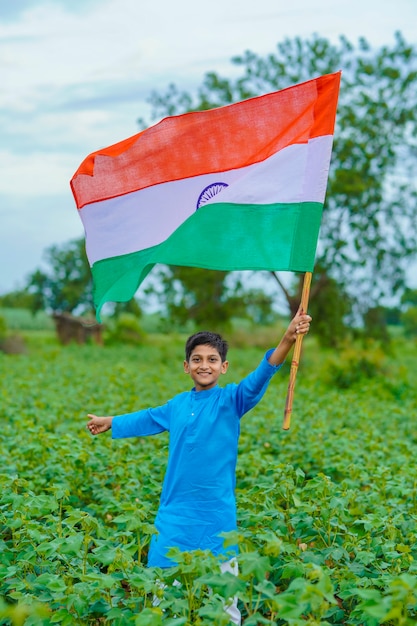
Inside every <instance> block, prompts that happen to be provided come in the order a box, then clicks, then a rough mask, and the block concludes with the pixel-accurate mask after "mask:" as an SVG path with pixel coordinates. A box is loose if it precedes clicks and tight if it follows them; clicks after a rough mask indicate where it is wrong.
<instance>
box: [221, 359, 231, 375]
mask: <svg viewBox="0 0 417 626" xmlns="http://www.w3.org/2000/svg"><path fill="white" fill-rule="evenodd" d="M228 367H229V361H223V363H222V369H221V370H220V371H221V373H222V374H226V372H227V368H228Z"/></svg>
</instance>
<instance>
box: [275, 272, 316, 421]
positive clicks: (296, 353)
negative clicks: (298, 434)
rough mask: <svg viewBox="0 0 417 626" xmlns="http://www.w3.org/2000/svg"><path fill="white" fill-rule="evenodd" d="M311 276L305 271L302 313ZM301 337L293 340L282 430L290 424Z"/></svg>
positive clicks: (304, 310) (305, 310)
mask: <svg viewBox="0 0 417 626" xmlns="http://www.w3.org/2000/svg"><path fill="white" fill-rule="evenodd" d="M311 277H312V273H311V272H306V273H305V274H304V282H303V292H302V294H301V310H302V312H303V313H307V308H308V298H309V296H310V285H311ZM303 337H304V335H297V339H296V340H295V346H294V353H293V357H292V361H291V370H290V382H289V383H288V392H287V400H286V402H285V411H284V423H283V425H282V428H283V429H284V430H289V428H290V424H291V413H292V402H293V399H294V387H295V379H296V377H297V371H298V364H299V361H300V354H301V344H302V343H303Z"/></svg>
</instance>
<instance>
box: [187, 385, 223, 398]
mask: <svg viewBox="0 0 417 626" xmlns="http://www.w3.org/2000/svg"><path fill="white" fill-rule="evenodd" d="M219 390H220V387H219V385H216V386H215V387H212V388H211V389H204V390H203V391H196V390H195V387H193V388H192V389H191V393H192V394H193V400H206V399H207V398H210V397H211V396H215V395H216V393H218V392H219Z"/></svg>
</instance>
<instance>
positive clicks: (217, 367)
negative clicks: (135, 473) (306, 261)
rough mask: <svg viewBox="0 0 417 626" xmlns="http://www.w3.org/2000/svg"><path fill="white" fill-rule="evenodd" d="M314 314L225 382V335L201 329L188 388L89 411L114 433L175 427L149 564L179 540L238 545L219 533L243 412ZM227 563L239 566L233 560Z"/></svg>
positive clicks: (217, 550)
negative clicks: (127, 408) (138, 405)
mask: <svg viewBox="0 0 417 626" xmlns="http://www.w3.org/2000/svg"><path fill="white" fill-rule="evenodd" d="M310 321H311V317H310V316H309V315H305V314H304V313H303V312H302V311H301V309H299V310H298V312H297V314H296V315H295V317H294V318H293V319H292V320H291V322H290V324H289V326H288V328H287V330H286V331H285V333H284V335H283V337H282V339H281V341H280V343H279V344H278V346H277V347H276V348H275V349H272V350H269V351H268V352H267V353H266V355H265V356H264V358H263V360H262V361H261V363H260V364H259V365H258V367H257V368H256V369H255V370H254V371H253V372H252V373H250V374H249V375H248V376H246V377H245V378H244V379H243V380H242V381H241V382H240V383H239V384H229V385H226V386H225V387H223V388H222V387H219V386H218V380H219V378H220V376H221V375H222V374H225V373H226V371H227V368H228V362H227V360H226V354H227V347H228V346H227V343H226V342H225V341H224V340H223V339H222V338H221V336H220V335H218V334H216V333H211V332H205V331H203V332H199V333H196V334H195V335H192V336H191V337H189V338H188V340H187V343H186V346H185V361H184V371H185V373H186V374H189V375H190V376H191V379H192V381H193V382H194V388H193V389H192V390H191V391H187V392H184V393H180V394H179V395H177V396H175V397H174V398H172V399H171V400H169V401H168V402H167V403H166V404H164V405H162V406H159V407H156V408H150V409H145V410H141V411H137V412H135V413H129V414H127V415H119V416H116V417H97V416H96V415H92V414H89V416H88V417H89V418H90V421H89V422H88V424H87V428H88V429H89V430H90V432H91V434H92V435H97V434H99V433H103V432H105V431H107V430H109V429H110V428H111V429H112V437H113V438H114V439H118V438H122V437H135V436H136V437H143V436H146V435H155V434H157V433H161V432H163V431H165V430H168V431H169V433H170V442H169V456H168V466H167V470H166V475H165V478H164V484H163V489H162V495H161V501H160V506H159V510H158V514H157V517H156V520H155V526H156V529H157V530H158V534H157V535H154V536H153V537H152V541H151V546H150V550H149V558H148V565H150V566H158V567H172V566H173V565H175V563H174V562H173V561H172V560H170V559H169V558H168V557H167V556H166V553H167V551H168V550H169V548H170V547H174V546H175V547H178V548H180V549H181V550H183V551H191V550H197V549H202V550H207V549H208V550H210V551H211V552H212V553H213V554H215V555H218V554H220V555H225V560H227V559H230V558H231V555H232V554H236V552H237V549H236V547H235V548H227V550H226V549H225V548H224V546H223V539H222V537H221V536H220V534H221V533H223V532H227V531H231V530H235V529H236V503H235V480H236V479H235V468H236V460H237V447H238V439H239V429H240V418H241V417H242V416H243V415H244V414H245V413H247V412H248V411H249V410H250V409H252V408H253V407H254V406H255V405H256V404H257V403H258V402H259V401H260V400H261V398H262V396H263V395H264V393H265V391H266V388H267V386H268V383H269V381H270V379H271V378H272V376H273V375H274V374H275V372H277V371H278V370H279V369H280V367H281V365H282V363H283V361H284V360H285V358H286V356H287V354H288V352H289V351H290V349H291V347H292V345H293V344H294V342H295V339H296V336H297V334H305V333H307V332H308V330H309V328H310ZM226 555H227V556H226ZM232 561H233V559H232ZM230 568H231V569H232V570H233V571H236V568H235V566H234V563H233V562H231V563H230V566H229V569H230ZM225 569H226V568H225ZM235 623H240V621H236V622H235Z"/></svg>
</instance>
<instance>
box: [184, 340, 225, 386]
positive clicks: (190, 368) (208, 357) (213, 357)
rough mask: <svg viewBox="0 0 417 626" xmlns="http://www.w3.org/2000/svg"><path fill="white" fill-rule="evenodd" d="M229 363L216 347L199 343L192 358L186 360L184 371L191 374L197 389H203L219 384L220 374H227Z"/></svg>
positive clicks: (192, 353)
mask: <svg viewBox="0 0 417 626" xmlns="http://www.w3.org/2000/svg"><path fill="white" fill-rule="evenodd" d="M228 366H229V363H228V362H227V361H222V360H221V358H220V354H219V353H218V351H217V350H216V348H212V347H211V346H207V345H199V346H196V347H195V348H194V350H193V351H192V352H191V355H190V360H189V361H184V372H185V373H186V374H190V376H191V378H192V379H193V382H194V385H195V390H196V391H203V390H205V389H211V388H212V387H215V385H217V381H218V379H219V376H220V374H226V372H227V368H228Z"/></svg>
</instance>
